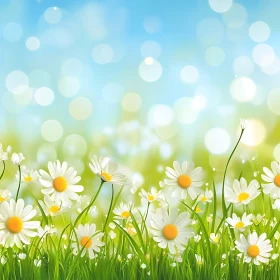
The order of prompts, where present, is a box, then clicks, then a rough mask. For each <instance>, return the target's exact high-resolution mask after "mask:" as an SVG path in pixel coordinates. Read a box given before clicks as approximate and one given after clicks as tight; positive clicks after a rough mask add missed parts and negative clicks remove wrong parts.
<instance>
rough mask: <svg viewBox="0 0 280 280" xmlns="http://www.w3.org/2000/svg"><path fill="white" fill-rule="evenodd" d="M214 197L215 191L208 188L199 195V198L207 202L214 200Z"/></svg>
mask: <svg viewBox="0 0 280 280" xmlns="http://www.w3.org/2000/svg"><path fill="white" fill-rule="evenodd" d="M212 197H213V192H212V191H211V190H208V188H207V189H206V191H205V192H204V193H202V194H201V195H200V196H199V197H198V199H199V200H200V201H202V202H203V203H204V204H205V203H207V202H212Z"/></svg>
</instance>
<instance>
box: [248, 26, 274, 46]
mask: <svg viewBox="0 0 280 280" xmlns="http://www.w3.org/2000/svg"><path fill="white" fill-rule="evenodd" d="M269 35H270V28H269V25H268V24H267V23H265V22H263V21H256V22H254V23H253V24H252V25H251V26H250V28H249V36H250V38H251V39H252V40H253V41H255V42H257V43H262V42H265V41H266V40H267V39H268V38H269Z"/></svg>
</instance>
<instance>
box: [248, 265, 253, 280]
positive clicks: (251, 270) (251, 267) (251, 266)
mask: <svg viewBox="0 0 280 280" xmlns="http://www.w3.org/2000/svg"><path fill="white" fill-rule="evenodd" d="M252 276H253V262H251V265H250V277H249V279H250V280H252Z"/></svg>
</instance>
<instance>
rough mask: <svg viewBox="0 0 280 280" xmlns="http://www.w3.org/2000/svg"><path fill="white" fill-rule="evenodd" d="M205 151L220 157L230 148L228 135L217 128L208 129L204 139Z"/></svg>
mask: <svg viewBox="0 0 280 280" xmlns="http://www.w3.org/2000/svg"><path fill="white" fill-rule="evenodd" d="M204 143H205V146H206V148H207V150H208V151H209V152H210V153H212V154H214V155H221V154H224V153H225V152H227V151H228V149H229V147H230V143H231V140H230V135H229V134H228V132H227V131H226V130H225V129H223V128H219V127H215V128H212V129H210V130H209V131H208V132H207V133H206V135H205V138H204Z"/></svg>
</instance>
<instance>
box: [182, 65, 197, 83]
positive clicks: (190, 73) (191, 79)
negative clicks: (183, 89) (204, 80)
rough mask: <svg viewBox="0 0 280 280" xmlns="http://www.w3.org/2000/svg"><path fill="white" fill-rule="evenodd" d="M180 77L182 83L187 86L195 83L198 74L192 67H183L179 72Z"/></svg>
mask: <svg viewBox="0 0 280 280" xmlns="http://www.w3.org/2000/svg"><path fill="white" fill-rule="evenodd" d="M180 75H181V79H182V81H183V82H185V83H187V84H192V83H195V82H196V81H197V80H198V78H199V72H198V70H197V68H196V67H194V66H193V65H187V66H185V67H184V68H183V69H182V70H181V72H180Z"/></svg>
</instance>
